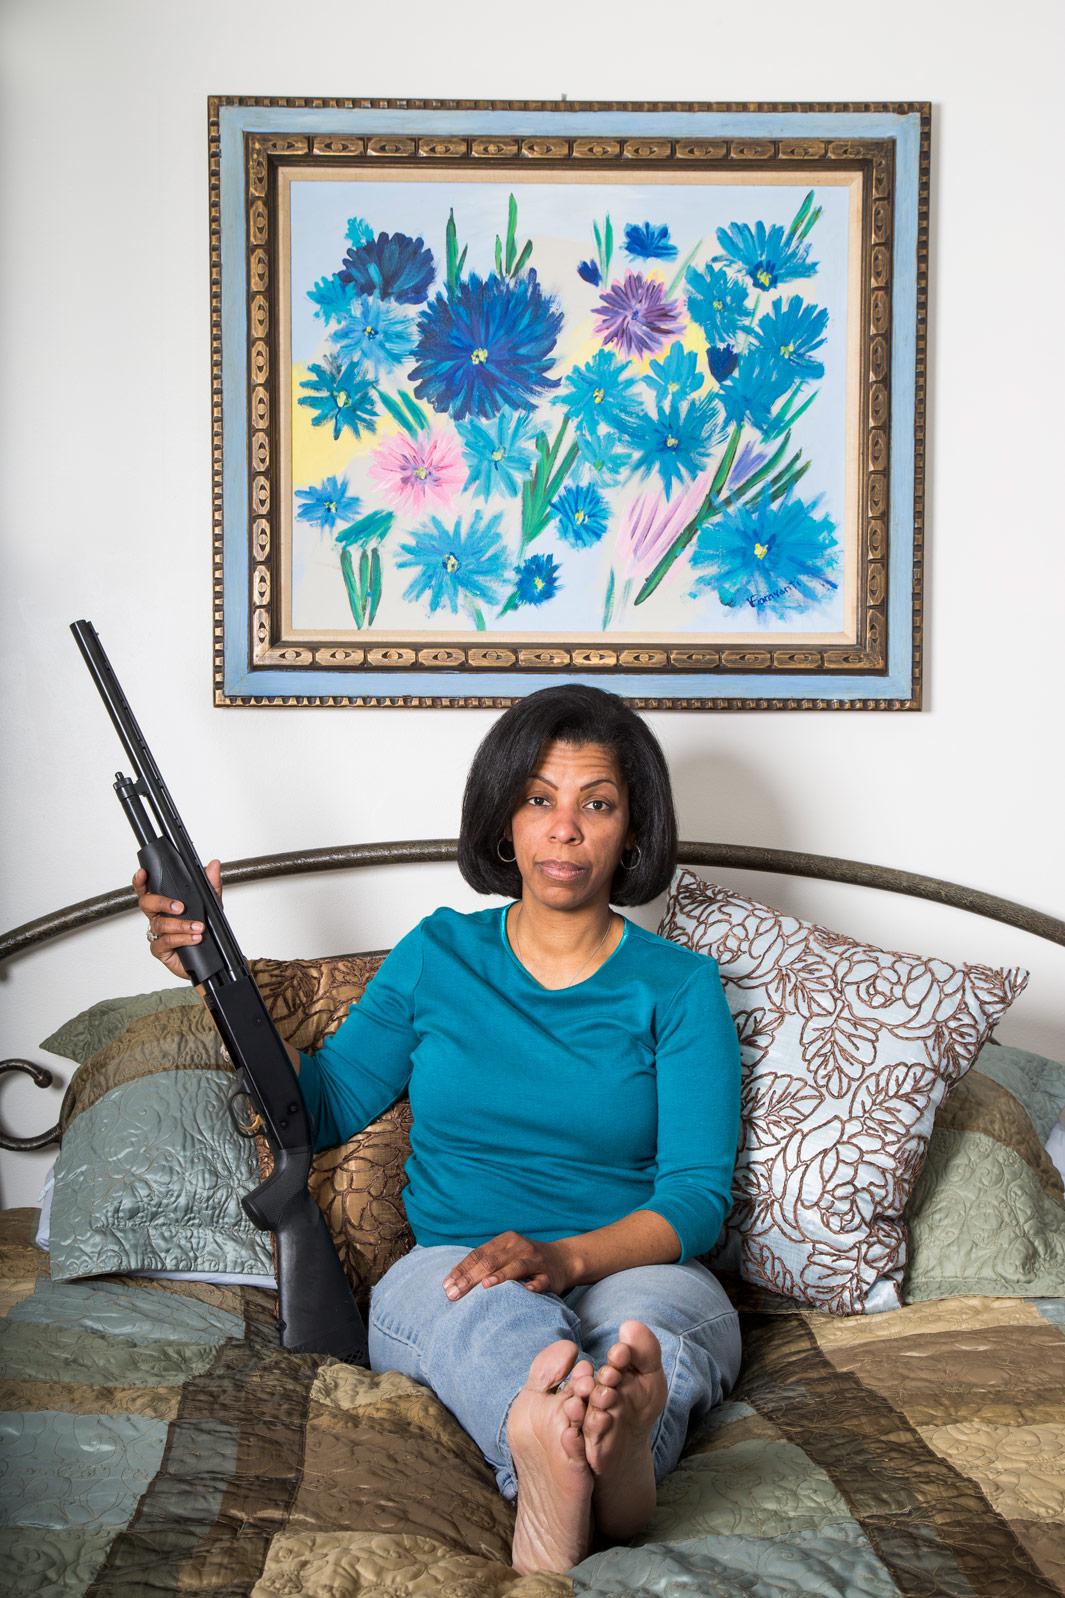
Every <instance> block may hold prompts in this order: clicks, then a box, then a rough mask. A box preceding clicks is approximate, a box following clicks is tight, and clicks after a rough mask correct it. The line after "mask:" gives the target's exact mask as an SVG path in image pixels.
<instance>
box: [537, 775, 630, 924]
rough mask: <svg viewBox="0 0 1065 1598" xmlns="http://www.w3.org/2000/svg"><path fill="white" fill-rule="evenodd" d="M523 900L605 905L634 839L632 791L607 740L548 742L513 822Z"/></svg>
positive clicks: (565, 906) (557, 905)
mask: <svg viewBox="0 0 1065 1598" xmlns="http://www.w3.org/2000/svg"><path fill="white" fill-rule="evenodd" d="M510 837H511V839H512V842H513V845H514V854H515V858H516V860H517V865H518V870H519V871H520V872H521V878H522V883H523V885H524V891H523V895H522V897H523V898H529V897H530V896H531V897H532V898H533V899H536V900H537V901H539V902H540V903H541V904H543V905H545V906H549V907H550V908H552V909H558V910H575V909H579V908H582V907H583V906H585V905H589V904H595V903H606V902H608V901H609V897H610V884H611V882H612V881H613V878H614V872H615V870H616V869H617V863H618V859H619V857H620V855H621V853H622V851H623V850H624V849H626V848H630V847H631V846H632V843H633V838H632V834H631V830H630V827H629V793H628V787H627V785H626V783H625V779H624V777H623V776H622V775H621V769H620V767H619V765H618V760H617V756H616V755H615V754H614V751H613V750H612V749H607V748H604V746H603V745H602V744H567V743H552V744H548V745H547V746H546V747H545V748H544V749H543V750H542V751H541V754H540V759H539V761H538V762H537V765H536V769H535V771H534V772H532V774H531V775H530V776H529V778H528V780H527V782H526V784H525V792H524V795H523V797H522V800H521V803H520V804H519V805H518V808H517V809H516V810H515V812H514V814H513V816H512V817H511V822H510Z"/></svg>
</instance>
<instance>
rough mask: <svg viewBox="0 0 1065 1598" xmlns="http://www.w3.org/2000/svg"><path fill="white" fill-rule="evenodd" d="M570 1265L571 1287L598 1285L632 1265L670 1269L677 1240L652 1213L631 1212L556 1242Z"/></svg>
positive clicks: (677, 1252)
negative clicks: (589, 1283)
mask: <svg viewBox="0 0 1065 1598" xmlns="http://www.w3.org/2000/svg"><path fill="white" fill-rule="evenodd" d="M559 1244H560V1245H561V1246H562V1247H564V1248H565V1249H566V1251H567V1253H568V1255H569V1257H570V1259H571V1261H572V1263H573V1271H574V1276H573V1280H572V1282H571V1283H570V1286H571V1287H579V1286H580V1285H582V1284H583V1283H586V1282H599V1281H602V1279H603V1277H604V1276H612V1275H613V1274H614V1272H615V1271H625V1270H629V1269H631V1267H633V1266H635V1265H672V1264H673V1263H674V1262H675V1261H676V1260H678V1259H679V1258H680V1253H681V1246H680V1238H679V1237H678V1236H677V1234H676V1232H675V1231H674V1230H673V1228H672V1226H671V1225H670V1224H669V1222H668V1221H667V1220H666V1218H665V1216H664V1215H659V1214H658V1212H657V1211H656V1210H634V1211H633V1212H632V1214H631V1215H625V1216H623V1217H622V1219H621V1220H620V1221H612V1222H611V1224H610V1225H609V1226H599V1227H597V1228H596V1229H595V1231H593V1232H580V1233H578V1234H577V1235H576V1236H575V1237H563V1238H559Z"/></svg>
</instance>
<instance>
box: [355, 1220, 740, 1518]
mask: <svg viewBox="0 0 1065 1598" xmlns="http://www.w3.org/2000/svg"><path fill="white" fill-rule="evenodd" d="M468 1253H469V1249H467V1248H463V1247H461V1246H458V1245H452V1244H442V1245H440V1246H439V1247H433V1248H422V1247H421V1245H420V1244H415V1246H414V1248H413V1249H411V1251H410V1253H409V1254H406V1255H404V1257H403V1258H402V1259H401V1260H397V1261H396V1263H395V1265H393V1266H392V1268H391V1269H390V1270H388V1271H386V1272H385V1275H384V1276H383V1277H382V1278H381V1280H380V1281H379V1282H378V1283H377V1285H376V1287H375V1288H374V1289H373V1292H372V1294H371V1296H370V1325H369V1336H370V1366H371V1369H373V1370H375V1371H383V1370H397V1371H402V1372H403V1373H404V1375H406V1376H411V1377H413V1379H414V1380H415V1381H416V1382H421V1383H422V1385H423V1386H425V1387H429V1388H431V1389H432V1390H433V1392H434V1393H435V1394H436V1395H437V1397H438V1398H439V1399H440V1401H441V1402H442V1403H443V1404H444V1405H446V1407H447V1408H448V1409H449V1410H450V1411H451V1413H452V1414H453V1415H454V1417H455V1419H456V1420H457V1421H458V1423H459V1425H460V1426H462V1427H463V1428H464V1430H466V1431H467V1432H468V1433H469V1434H470V1436H471V1437H472V1438H473V1440H474V1442H475V1443H476V1444H477V1446H478V1448H479V1449H480V1450H481V1453H482V1454H483V1455H484V1457H485V1459H486V1460H487V1462H488V1463H489V1465H491V1466H492V1468H493V1469H494V1471H495V1475H496V1482H497V1483H498V1485H499V1490H500V1492H501V1493H502V1494H503V1496H504V1498H516V1497H517V1494H518V1483H517V1478H516V1476H515V1474H514V1464H513V1460H512V1459H511V1455H510V1449H509V1447H508V1445H507V1416H508V1415H509V1413H510V1406H511V1404H512V1403H513V1402H514V1399H515V1398H516V1397H517V1395H518V1393H519V1392H520V1391H521V1389H522V1387H524V1385H525V1382H526V1380H527V1378H528V1374H529V1366H530V1365H531V1364H532V1362H533V1360H534V1359H535V1357H536V1355H537V1354H538V1353H539V1352H540V1350H541V1349H542V1348H546V1347H547V1345H548V1344H549V1343H553V1342H555V1341H556V1340H557V1339H558V1338H560V1337H568V1338H571V1339H572V1340H573V1342H575V1343H576V1345H577V1349H578V1353H577V1358H578V1359H581V1358H584V1357H587V1358H588V1359H590V1360H591V1362H592V1369H593V1371H594V1370H598V1369H599V1367H600V1365H602V1364H603V1363H604V1362H605V1360H606V1356H607V1353H608V1351H609V1349H610V1347H611V1345H612V1344H613V1343H616V1342H617V1340H618V1328H619V1326H620V1325H621V1322H622V1321H625V1320H637V1321H643V1322H644V1323H645V1324H646V1325H648V1326H649V1327H650V1328H651V1330H652V1331H653V1332H654V1333H655V1335H656V1337H657V1338H658V1341H659V1342H660V1343H661V1345H662V1368H663V1370H664V1371H665V1375H666V1381H667V1383H668V1396H667V1398H666V1404H665V1408H664V1409H663V1411H662V1414H661V1415H660V1416H659V1419H658V1421H657V1423H656V1425H655V1429H654V1431H653V1432H652V1434H651V1453H652V1458H653V1460H654V1468H655V1481H656V1482H661V1481H662V1479H663V1478H664V1477H665V1476H668V1474H669V1472H670V1471H671V1470H672V1469H673V1468H674V1466H675V1465H676V1463H677V1460H678V1459H679V1458H680V1455H681V1451H682V1450H683V1448H684V1444H685V1441H686V1439H687V1436H688V1431H689V1428H690V1427H691V1426H692V1425H693V1424H694V1423H696V1422H698V1421H699V1420H701V1419H702V1417H703V1416H704V1415H707V1414H709V1412H710V1410H711V1409H713V1408H714V1406H715V1405H716V1404H719V1403H720V1402H721V1400H722V1399H723V1398H725V1397H727V1395H728V1394H729V1393H730V1392H731V1391H732V1389H733V1387H734V1386H735V1383H736V1379H737V1377H738V1376H739V1371H740V1359H741V1352H742V1350H741V1343H740V1322H739V1315H738V1314H737V1313H736V1311H735V1310H734V1309H733V1307H732V1304H731V1302H730V1300H729V1297H728V1294H727V1293H726V1292H725V1289H724V1288H723V1287H722V1286H721V1284H720V1282H719V1281H718V1280H717V1277H716V1276H714V1275H713V1273H712V1272H711V1271H708V1270H707V1269H706V1266H705V1265H700V1264H699V1263H698V1262H697V1261H696V1260H687V1261H685V1263H684V1264H682V1265H679V1264H678V1265H638V1266H635V1267H634V1268H633V1269H631V1270H626V1271H617V1272H615V1274H614V1275H613V1276H606V1277H604V1278H603V1279H602V1281H599V1282H593V1283H590V1284H588V1285H585V1286H581V1287H571V1288H570V1290H569V1292H568V1293H564V1294H563V1295H562V1296H561V1297H560V1296H559V1295H558V1294H557V1293H531V1292H530V1291H529V1289H528V1288H527V1287H522V1285H521V1284H520V1282H500V1283H498V1284H497V1286H495V1287H488V1288H485V1287H482V1286H481V1285H480V1283H478V1284H477V1286H476V1287H472V1288H470V1289H469V1291H468V1292H466V1293H464V1294H463V1295H462V1297H461V1298H459V1299H456V1300H455V1301H454V1302H452V1301H451V1300H450V1299H449V1298H448V1297H447V1295H446V1293H445V1292H444V1288H443V1281H444V1277H445V1276H446V1275H447V1273H448V1271H449V1270H450V1269H451V1267H452V1266H453V1265H457V1264H458V1262H459V1260H461V1259H464V1258H465V1256H466V1255H467V1254H468Z"/></svg>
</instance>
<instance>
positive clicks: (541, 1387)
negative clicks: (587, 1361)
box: [525, 1337, 590, 1393]
mask: <svg viewBox="0 0 1065 1598" xmlns="http://www.w3.org/2000/svg"><path fill="white" fill-rule="evenodd" d="M576 1357H577V1345H576V1343H575V1342H574V1341H573V1340H572V1338H569V1337H561V1338H559V1340H558V1342H556V1343H549V1344H548V1345H547V1347H546V1348H542V1349H541V1350H540V1352H539V1353H538V1354H537V1356H536V1358H535V1359H534V1360H533V1362H532V1364H531V1365H530V1366H529V1377H528V1380H527V1382H526V1384H525V1385H526V1386H527V1387H531V1388H533V1389H534V1390H535V1391H536V1392H538V1393H546V1392H548V1391H549V1390H550V1389H551V1388H552V1387H557V1386H558V1384H559V1382H560V1381H561V1380H562V1379H563V1377H564V1376H566V1375H568V1373H569V1372H570V1370H571V1369H572V1367H573V1362H574V1360H575V1359H576ZM589 1368H590V1367H589Z"/></svg>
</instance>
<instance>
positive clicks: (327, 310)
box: [307, 272, 355, 327]
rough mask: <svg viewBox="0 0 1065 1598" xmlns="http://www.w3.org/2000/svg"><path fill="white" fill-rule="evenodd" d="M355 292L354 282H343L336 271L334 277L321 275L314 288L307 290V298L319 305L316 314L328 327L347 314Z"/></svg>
mask: <svg viewBox="0 0 1065 1598" xmlns="http://www.w3.org/2000/svg"><path fill="white" fill-rule="evenodd" d="M354 293H355V286H354V284H353V283H342V282H341V281H340V279H339V277H338V276H337V275H336V273H335V272H334V273H333V276H332V277H320V278H319V279H318V281H317V283H316V284H315V285H314V287H313V289H308V290H307V298H308V299H309V300H310V302H311V304H312V305H314V306H316V307H317V309H316V310H315V313H314V314H315V316H317V317H318V318H319V319H320V320H321V321H323V322H324V323H325V324H326V326H327V327H328V325H329V323H330V322H339V321H340V319H341V317H344V316H347V314H348V308H349V307H350V305H351V301H352V297H353V295H354Z"/></svg>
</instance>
